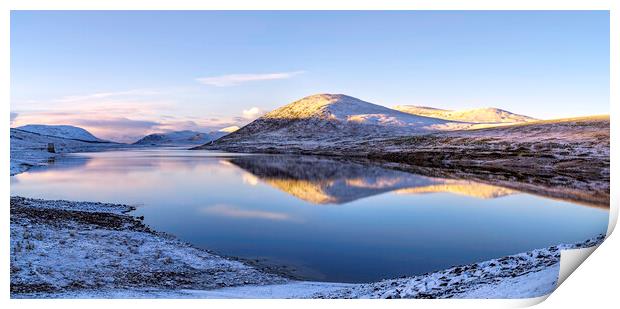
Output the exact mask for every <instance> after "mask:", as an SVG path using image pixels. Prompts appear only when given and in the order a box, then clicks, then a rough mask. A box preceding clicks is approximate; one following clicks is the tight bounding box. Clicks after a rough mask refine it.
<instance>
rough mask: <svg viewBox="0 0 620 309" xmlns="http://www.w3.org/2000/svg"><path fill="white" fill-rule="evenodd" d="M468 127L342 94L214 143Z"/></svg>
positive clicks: (274, 114) (309, 101)
mask: <svg viewBox="0 0 620 309" xmlns="http://www.w3.org/2000/svg"><path fill="white" fill-rule="evenodd" d="M471 125H473V124H472V123H467V122H458V121H448V120H444V119H438V118H431V117H424V116H418V115H411V114H407V113H404V112H401V111H397V110H393V109H390V108H387V107H384V106H381V105H376V104H373V103H369V102H365V101H362V100H360V99H357V98H353V97H350V96H346V95H342V94H317V95H312V96H308V97H305V98H303V99H301V100H298V101H295V102H293V103H290V104H288V105H285V106H283V107H281V108H278V109H276V110H274V111H271V112H269V113H267V114H265V115H263V116H262V117H260V118H258V119H256V120H255V121H253V122H251V123H250V124H248V125H246V126H244V127H242V128H241V129H239V130H237V131H235V132H233V133H231V134H229V135H227V136H225V137H223V138H221V139H219V140H218V141H217V142H216V143H218V142H220V143H221V142H223V143H225V142H227V141H250V140H261V141H265V140H270V141H274V142H283V141H286V140H312V141H325V140H342V139H343V138H345V137H355V138H360V137H380V136H384V137H385V136H402V135H411V134H415V133H425V132H433V131H437V130H454V129H465V128H468V127H470V126H471Z"/></svg>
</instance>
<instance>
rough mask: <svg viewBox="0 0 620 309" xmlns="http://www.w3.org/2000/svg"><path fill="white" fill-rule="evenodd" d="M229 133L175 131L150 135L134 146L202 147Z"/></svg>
mask: <svg viewBox="0 0 620 309" xmlns="http://www.w3.org/2000/svg"><path fill="white" fill-rule="evenodd" d="M226 134H228V133H227V132H222V131H214V132H210V133H201V132H196V131H190V130H185V131H175V132H168V133H154V134H149V135H147V136H145V137H143V138H141V139H140V140H138V141H137V142H135V143H133V144H134V145H151V146H190V145H202V144H205V143H208V142H211V141H213V140H216V139H218V138H220V137H222V136H224V135H226Z"/></svg>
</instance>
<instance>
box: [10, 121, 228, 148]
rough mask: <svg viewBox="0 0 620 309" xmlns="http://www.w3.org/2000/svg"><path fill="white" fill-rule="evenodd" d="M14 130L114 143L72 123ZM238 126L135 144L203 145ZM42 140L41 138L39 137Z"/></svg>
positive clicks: (152, 136)
mask: <svg viewBox="0 0 620 309" xmlns="http://www.w3.org/2000/svg"><path fill="white" fill-rule="evenodd" d="M13 129H14V130H20V131H24V132H28V133H33V134H37V135H40V136H41V137H43V138H44V137H50V138H51V137H53V138H56V139H55V140H56V141H58V140H57V139H58V138H60V139H68V140H74V141H81V142H87V143H111V144H112V143H113V144H121V143H114V142H111V141H107V140H104V139H100V138H98V137H96V136H94V135H93V134H92V133H90V132H88V131H87V130H85V129H83V128H80V127H76V126H70V125H44V124H29V125H25V126H21V127H17V128H13ZM236 129H238V127H234V126H233V127H227V128H224V129H222V130H219V131H212V132H209V133H202V132H196V131H190V130H184V131H173V132H166V133H153V134H149V135H147V136H144V137H143V138H141V139H139V140H138V141H136V142H135V143H133V145H139V146H195V145H202V144H205V143H208V142H211V141H213V140H215V139H218V138H220V137H222V136H224V135H226V134H229V133H230V132H234V131H235V130H236ZM38 140H39V141H40V140H41V138H38Z"/></svg>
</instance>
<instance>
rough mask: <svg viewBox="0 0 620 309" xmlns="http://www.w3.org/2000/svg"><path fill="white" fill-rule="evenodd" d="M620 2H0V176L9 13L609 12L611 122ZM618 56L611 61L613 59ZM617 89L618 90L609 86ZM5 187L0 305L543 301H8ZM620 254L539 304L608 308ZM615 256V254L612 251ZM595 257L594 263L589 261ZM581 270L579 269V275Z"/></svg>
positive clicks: (1, 170)
mask: <svg viewBox="0 0 620 309" xmlns="http://www.w3.org/2000/svg"><path fill="white" fill-rule="evenodd" d="M619 3H620V1H612V0H603V1H596V0H590V1H587V0H583V1H578V0H519V1H515V0H504V1H494V0H468V1H463V0H426V1H423V0H418V1H416V0H382V1H376V0H375V1H372V0H357V1H346V0H341V1H334V0H331V1H329V0H314V1H309V0H297V1H295V0H289V1H286V0H280V1H278V0H261V1H252V0H227V1H219V2H215V1H205V0H203V1H201V2H198V1H191V0H174V1H163V0H55V1H50V0H15V1H13V0H4V1H0V52H1V54H0V70H1V71H2V73H1V74H0V95H1V96H2V98H3V100H2V102H5V105H4V110H5V112H6V114H5V122H3V123H4V128H5V130H4V132H5V133H4V134H0V142H1V143H2V149H3V151H2V160H3V161H2V162H4V163H3V164H0V175H9V170H8V166H9V164H8V163H9V135H8V134H7V133H8V127H9V121H8V120H9V119H8V114H9V111H10V106H9V104H8V102H10V94H9V91H10V84H9V82H10V71H9V64H10V46H9V34H10V31H9V25H10V24H9V16H10V10H65V9H71V10H75V9H80V10H102V9H107V10H119V9H123V10H147V9H148V10H186V9H187V10H192V9H194V10H195V9H212V10H213V9H215V10H224V9H226V10H239V9H257V10H282V9H291V10H300V9H313V10H317V9H318V10H349V9H354V10H378V9H382V10H385V9H389V10H399V9H414V10H610V11H611V28H612V29H611V55H612V58H611V68H610V74H611V76H610V83H611V85H612V87H611V97H610V98H611V100H610V101H611V102H610V104H611V117H612V119H615V118H616V117H615V116H616V115H618V112H619V109H620V102H618V88H617V85H618V84H619V81H620V80H619V79H618V76H619V74H618V69H619V67H618V56H617V55H620V46H619V38H620V33H619V31H618V27H619V25H620V20H619V18H620V13H618V5H619ZM614 56H615V57H614ZM614 86H616V87H614ZM611 127H612V128H611V134H612V138H611V140H612V141H613V140H614V137H615V136H618V132H619V131H618V127H619V125H618V122H616V121H615V120H612V122H611ZM617 153H618V147H617V145H616V143H613V142H612V145H611V154H612V155H611V156H612V158H614V157H617V156H616V154H617ZM618 174H619V172H618V169H617V168H615V166H612V183H611V188H612V192H611V193H612V199H611V213H610V223H612V224H610V228H609V231H608V233H609V232H611V231H612V230H613V226H615V222H616V221H617V217H618V206H619V204H618V203H619V200H618V190H619V189H620V188H618V187H617V186H616V183H617V181H614V180H615V179H617V176H618ZM2 190H3V194H4V195H3V196H4V197H5V198H4V200H3V201H4V202H3V203H2V204H3V208H2V209H3V220H2V221H1V223H0V224H1V226H2V231H3V233H0V239H1V246H2V248H3V249H4V250H3V252H4V254H3V255H2V257H1V261H2V265H4V266H2V267H0V272H2V273H3V274H4V276H3V278H4V280H3V281H2V285H1V287H0V289H1V293H2V294H3V296H4V297H3V299H2V302H3V303H4V304H3V305H4V308H7V305H8V306H20V308H25V307H38V308H41V307H45V308H48V307H51V308H54V307H59V308H60V307H62V308H81V309H83V307H84V306H89V307H94V308H108V307H109V306H110V305H131V306H149V307H170V306H174V305H180V303H183V304H182V305H183V306H184V307H192V308H197V307H201V308H202V307H204V306H205V305H206V306H213V305H215V306H218V305H219V306H251V307H269V308H288V307H290V306H301V307H311V306H312V307H315V306H329V307H336V306H338V307H350V308H353V307H355V308H358V307H360V306H361V307H366V306H375V305H380V306H390V307H403V308H404V307H405V306H407V307H409V306H411V305H415V306H419V305H424V307H426V306H430V307H442V308H443V307H448V306H449V307H453V306H454V305H458V306H459V307H464V308H495V307H498V306H501V307H515V306H517V307H521V306H528V305H533V304H536V303H538V302H540V301H542V300H544V299H546V297H542V298H538V299H530V300H432V301H429V300H402V301H378V300H329V301H321V300H284V301H282V300H279V301H278V300H261V301H247V300H54V301H45V300H28V301H18V300H9V273H8V265H9V254H8V248H9V207H8V196H9V195H10V184H9V177H8V176H5V177H3V178H2ZM618 252H620V241H619V240H618V237H617V236H611V237H610V238H609V239H608V240H606V241H605V243H603V244H602V245H601V246H600V249H598V250H596V251H595V252H594V253H593V254H592V256H591V257H590V258H589V260H591V261H590V262H588V263H584V265H582V266H581V267H579V269H578V270H577V271H576V272H575V274H573V275H572V276H571V277H575V278H573V279H569V280H567V281H566V282H565V283H564V284H562V285H561V286H560V287H559V288H558V290H557V291H556V292H554V293H553V294H551V296H550V297H549V301H547V302H544V303H543V304H542V307H548V308H551V307H554V308H557V307H559V306H569V305H570V306H571V307H576V306H588V307H593V306H594V307H596V306H602V307H609V304H613V303H616V302H617V300H616V299H615V295H616V294H617V291H616V287H617V284H618V273H619V270H618V268H617V267H616V265H617V262H618V261H617V259H618V255H617V253H618ZM613 253H616V254H613ZM594 260H596V262H595V261H594ZM582 269H583V270H582Z"/></svg>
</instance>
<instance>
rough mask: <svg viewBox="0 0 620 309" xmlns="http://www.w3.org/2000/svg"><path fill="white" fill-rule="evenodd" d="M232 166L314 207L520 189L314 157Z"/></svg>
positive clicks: (247, 178)
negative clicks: (393, 196) (387, 196)
mask: <svg viewBox="0 0 620 309" xmlns="http://www.w3.org/2000/svg"><path fill="white" fill-rule="evenodd" d="M222 161H223V162H230V163H232V164H234V165H236V166H238V167H240V168H242V169H244V170H246V171H248V173H249V174H244V175H243V180H244V182H245V183H248V184H251V185H256V184H257V183H258V181H259V180H260V181H263V182H264V183H266V184H269V185H270V186H272V187H274V188H277V189H279V190H281V191H283V192H286V193H288V194H290V195H292V196H295V197H297V198H299V199H302V200H304V201H307V202H310V203H313V204H344V203H348V202H351V201H355V200H358V199H361V198H365V197H369V196H373V195H377V194H382V193H385V192H390V191H396V193H398V194H425V193H441V192H447V193H455V194H461V195H465V196H470V197H477V198H483V199H489V198H497V197H502V196H506V195H510V194H516V193H517V191H515V190H511V189H506V188H502V187H497V186H492V185H487V184H482V183H478V182H473V181H464V180H452V179H442V178H431V177H425V176H421V175H416V174H411V173H406V172H402V171H397V170H391V169H386V168H383V167H380V166H377V165H371V164H365V163H362V162H354V161H350V160H338V159H333V158H327V157H309V156H273V155H270V156H252V157H238V158H231V159H228V160H222Z"/></svg>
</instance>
